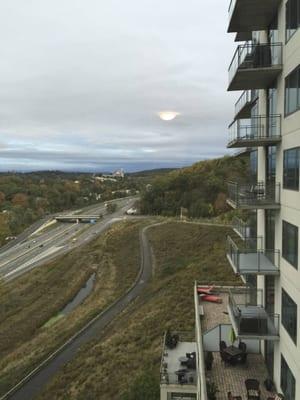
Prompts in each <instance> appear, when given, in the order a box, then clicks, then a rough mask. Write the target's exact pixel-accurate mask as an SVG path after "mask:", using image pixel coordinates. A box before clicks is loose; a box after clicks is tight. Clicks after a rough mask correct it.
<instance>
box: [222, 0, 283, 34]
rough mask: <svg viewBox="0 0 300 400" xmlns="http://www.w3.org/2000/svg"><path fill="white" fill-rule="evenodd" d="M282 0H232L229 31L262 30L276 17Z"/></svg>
mask: <svg viewBox="0 0 300 400" xmlns="http://www.w3.org/2000/svg"><path fill="white" fill-rule="evenodd" d="M280 1H281V0H250V1H244V0H231V1H230V5H229V9H228V14H229V27H228V32H238V33H239V32H252V31H262V30H265V29H267V28H268V27H269V25H270V24H271V22H272V20H273V19H274V17H275V15H276V12H277V9H278V6H279V4H280Z"/></svg>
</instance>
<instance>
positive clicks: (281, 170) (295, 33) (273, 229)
mask: <svg viewBox="0 0 300 400" xmlns="http://www.w3.org/2000/svg"><path fill="white" fill-rule="evenodd" d="M228 11H229V25H228V32H232V33H234V34H235V35H234V38H235V41H236V42H238V43H237V49H236V51H235V53H234V55H233V59H232V62H231V64H230V66H229V85H228V90H229V91H241V94H240V95H239V97H238V100H237V102H236V104H235V108H234V115H233V122H232V123H231V124H230V125H229V140H228V146H227V147H228V148H232V149H234V148H238V149H243V148H247V149H249V148H250V150H251V151H250V173H249V179H248V180H247V181H244V182H230V183H229V184H228V193H229V196H228V204H229V205H230V206H232V207H233V208H234V209H237V210H239V214H240V218H236V219H235V221H234V231H235V232H233V234H232V235H230V237H228V238H227V258H228V261H229V263H230V265H231V266H232V269H233V271H234V272H235V273H236V274H238V275H240V276H241V278H242V280H243V281H244V286H243V287H238V288H237V287H219V288H215V289H217V290H218V294H219V295H220V296H221V297H222V304H221V305H219V306H217V305H215V304H214V305H210V304H205V303H202V302H201V296H199V293H198V288H199V284H198V283H195V290H194V298H195V334H194V336H193V338H191V337H190V338H189V340H187V338H186V337H184V336H181V335H180V334H175V338H176V340H177V341H178V344H176V346H175V347H174V348H173V349H172V348H166V343H165V342H164V346H163V355H162V362H161V400H179V399H180V400H192V399H198V400H208V399H209V398H211V397H210V396H211V393H210V391H211V388H212V383H213V384H216V385H217V388H218V392H217V393H216V394H215V396H216V397H215V398H217V399H218V400H219V399H227V396H228V392H231V393H233V394H234V395H237V396H239V395H241V396H242V398H247V397H245V395H246V392H245V388H244V383H245V380H246V379H248V378H249V377H251V378H255V379H256V380H257V381H259V382H260V390H261V393H260V398H261V400H267V399H268V398H272V393H271V392H269V391H268V390H266V388H265V386H264V382H265V380H266V379H267V378H268V379H271V380H272V381H273V382H274V387H273V394H275V393H282V394H283V395H284V398H285V399H286V400H300V343H299V342H300V333H299V332H300V311H299V310H300V272H299V256H298V254H299V232H298V231H299V227H300V186H299V158H300V29H298V28H299V26H300V0H232V1H231V3H230V5H229V10H228ZM225 310H227V311H225ZM232 330H233V331H234V333H235V336H236V340H238V341H239V342H240V341H243V343H244V344H245V345H246V346H247V353H248V354H247V355H248V362H247V367H246V368H245V367H244V366H242V367H241V368H240V367H239V366H235V367H234V368H225V367H224V364H223V363H222V361H224V360H221V359H220V354H219V351H220V348H219V344H220V342H221V341H228V337H229V336H230V334H231V331H232ZM192 353H195V354H196V368H195V370H194V371H193V370H192V372H191V371H190V369H187V370H186V371H187V372H186V373H185V372H182V373H181V369H180V368H181V365H182V364H184V363H185V362H186V357H185V356H188V355H190V354H192ZM209 353H211V354H213V357H214V360H213V367H212V368H208V365H207V360H206V356H207V354H209ZM183 371H184V370H183ZM190 372H191V373H190ZM175 373H176V374H177V375H175Z"/></svg>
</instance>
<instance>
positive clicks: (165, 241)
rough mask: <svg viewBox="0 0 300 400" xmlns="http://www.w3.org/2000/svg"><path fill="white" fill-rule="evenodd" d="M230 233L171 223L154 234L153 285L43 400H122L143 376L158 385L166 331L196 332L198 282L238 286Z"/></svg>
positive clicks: (66, 369)
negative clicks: (228, 253)
mask: <svg viewBox="0 0 300 400" xmlns="http://www.w3.org/2000/svg"><path fill="white" fill-rule="evenodd" d="M227 233H228V229H226V228H219V227H218V228H217V227H204V226H200V225H192V224H184V223H168V224H165V225H161V226H158V227H155V228H152V229H151V230H150V231H149V234H148V235H149V238H150V240H151V244H152V246H153V250H154V253H155V255H156V270H155V275H154V278H153V280H152V283H151V284H150V285H149V287H148V288H147V290H146V291H145V293H144V294H143V296H141V297H140V298H138V299H137V300H136V301H135V302H134V303H132V304H131V305H130V306H129V307H128V308H127V309H126V311H125V312H123V313H122V315H120V316H119V317H118V318H117V319H116V320H115V321H114V322H113V323H112V324H111V326H110V327H108V329H107V330H106V333H105V335H104V337H101V340H95V341H93V342H91V343H89V344H87V345H86V346H85V347H84V349H82V350H81V352H80V354H79V355H78V356H77V357H76V358H75V359H74V360H73V361H72V362H71V363H69V364H68V365H66V366H65V367H64V368H63V370H62V371H61V372H60V373H59V374H57V376H56V377H55V378H54V380H53V381H52V382H51V383H50V384H49V385H48V387H47V388H46V389H45V390H44V392H43V393H42V394H41V396H40V398H39V399H40V400H50V399H51V400H61V399H72V400H73V399H74V400H92V399H93V400H94V399H97V400H104V399H105V400H106V399H111V400H113V399H118V400H119V399H122V396H123V393H124V392H125V391H126V390H127V389H128V388H129V387H130V386H131V385H132V383H133V381H134V380H135V378H136V377H137V376H139V374H140V373H141V372H142V371H144V370H153V369H154V370H155V371H156V376H157V385H158V384H159V382H158V377H159V364H160V358H161V342H162V335H163V332H164V330H166V329H167V328H170V329H176V330H193V329H194V303H193V284H194V280H196V279H197V280H200V281H203V280H205V281H210V282H222V281H232V282H237V283H240V281H238V280H237V279H236V278H235V276H234V274H233V273H232V270H231V268H230V267H229V265H228V262H227V261H226V258H225V239H226V234H227Z"/></svg>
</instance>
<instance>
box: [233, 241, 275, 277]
mask: <svg viewBox="0 0 300 400" xmlns="http://www.w3.org/2000/svg"><path fill="white" fill-rule="evenodd" d="M227 258H228V260H229V262H230V264H231V266H232V268H233V270H234V272H235V273H236V274H239V275H278V274H279V271H280V270H279V263H280V252H279V250H268V249H263V238H262V237H261V236H259V237H255V238H251V237H250V238H246V239H245V240H244V241H242V242H241V243H240V244H238V243H237V242H235V241H234V240H233V239H232V238H231V237H230V236H227Z"/></svg>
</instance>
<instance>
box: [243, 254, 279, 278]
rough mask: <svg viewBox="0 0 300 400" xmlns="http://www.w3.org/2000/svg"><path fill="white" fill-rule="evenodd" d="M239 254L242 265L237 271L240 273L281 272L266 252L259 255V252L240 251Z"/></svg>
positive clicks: (276, 273) (263, 273)
mask: <svg viewBox="0 0 300 400" xmlns="http://www.w3.org/2000/svg"><path fill="white" fill-rule="evenodd" d="M239 255H240V265H239V270H238V271H237V272H239V273H240V274H258V273H259V274H262V275H278V274H279V269H278V268H276V267H275V265H274V264H273V263H272V262H271V261H270V259H269V258H268V257H267V256H266V255H265V254H259V255H258V253H239ZM258 266H259V267H258Z"/></svg>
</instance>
